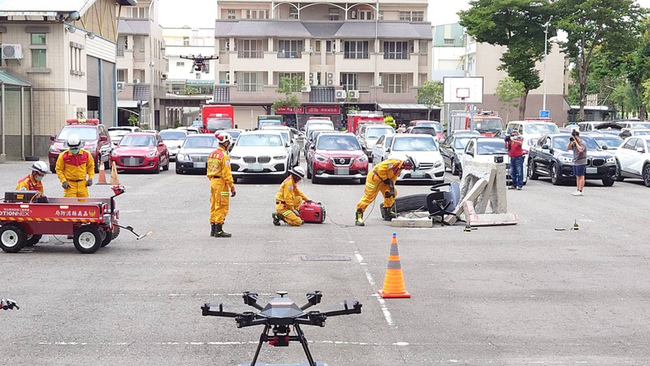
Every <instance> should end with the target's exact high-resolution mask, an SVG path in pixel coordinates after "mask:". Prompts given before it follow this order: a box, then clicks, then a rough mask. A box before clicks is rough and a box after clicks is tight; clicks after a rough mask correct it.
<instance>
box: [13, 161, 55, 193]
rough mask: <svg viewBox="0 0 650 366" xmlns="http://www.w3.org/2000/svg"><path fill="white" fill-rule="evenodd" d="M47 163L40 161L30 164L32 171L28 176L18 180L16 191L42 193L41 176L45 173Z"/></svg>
mask: <svg viewBox="0 0 650 366" xmlns="http://www.w3.org/2000/svg"><path fill="white" fill-rule="evenodd" d="M47 173H48V171H47V165H46V164H45V163H44V162H42V161H37V162H35V163H34V164H32V172H31V173H29V175H28V176H26V177H25V178H23V179H21V180H19V181H18V184H17V185H16V190H17V191H39V192H40V193H41V194H43V183H42V182H41V180H43V177H45V174H47Z"/></svg>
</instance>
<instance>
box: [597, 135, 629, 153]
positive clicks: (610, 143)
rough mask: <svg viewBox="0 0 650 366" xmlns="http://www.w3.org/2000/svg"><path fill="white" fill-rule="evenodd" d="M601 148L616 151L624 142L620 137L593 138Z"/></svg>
mask: <svg viewBox="0 0 650 366" xmlns="http://www.w3.org/2000/svg"><path fill="white" fill-rule="evenodd" d="M591 138H593V139H594V140H595V141H596V143H597V144H598V145H599V146H601V147H602V146H607V149H608V150H616V149H618V147H619V146H620V145H621V143H622V142H623V139H622V138H620V137H618V136H591Z"/></svg>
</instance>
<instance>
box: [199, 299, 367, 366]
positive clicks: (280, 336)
mask: <svg viewBox="0 0 650 366" xmlns="http://www.w3.org/2000/svg"><path fill="white" fill-rule="evenodd" d="M277 294H278V295H280V297H276V298H274V299H273V300H271V301H270V302H269V303H268V304H267V305H266V306H264V307H262V306H261V305H259V304H258V303H257V298H258V294H256V293H253V292H248V291H245V292H244V294H243V298H244V304H246V305H248V306H251V307H253V308H255V309H257V310H259V313H255V312H252V311H245V312H243V313H233V312H227V311H223V304H211V303H206V304H204V305H203V306H202V307H201V310H202V311H203V316H219V317H224V318H235V321H236V322H237V328H244V327H251V326H256V325H263V326H264V330H263V331H262V335H261V336H260V342H259V344H258V345H257V350H256V351H255V356H254V357H253V362H251V363H250V366H254V365H255V363H256V362H257V357H258V356H259V354H260V349H261V348H262V344H264V342H268V343H269V345H271V346H273V347H288V346H289V342H290V341H298V342H300V344H301V345H302V348H303V350H304V351H305V355H306V356H307V360H308V361H309V366H317V364H316V362H314V358H313V357H312V355H311V353H310V352H309V347H308V346H307V338H305V334H304V333H303V331H302V329H300V325H315V326H319V327H324V326H325V320H326V319H327V317H331V316H339V315H348V314H361V304H360V303H359V302H358V301H347V300H346V301H345V302H344V303H343V306H344V308H343V309H341V310H333V311H326V312H320V311H308V312H305V310H306V309H308V308H310V307H312V306H314V305H316V304H318V303H320V301H321V298H322V297H323V294H322V293H321V292H320V291H314V292H310V293H308V294H307V303H306V304H305V305H303V306H298V304H296V303H295V302H294V301H293V300H291V299H290V298H288V297H284V296H285V295H286V294H287V292H286V291H278V292H277ZM292 327H293V329H294V330H295V333H296V334H295V335H291V334H290V333H291V328H292ZM271 332H272V334H271Z"/></svg>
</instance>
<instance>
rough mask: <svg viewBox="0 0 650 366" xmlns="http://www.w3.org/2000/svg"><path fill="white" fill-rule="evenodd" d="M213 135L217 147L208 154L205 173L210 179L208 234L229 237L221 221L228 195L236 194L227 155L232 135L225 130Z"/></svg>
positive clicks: (228, 204) (228, 198)
mask: <svg viewBox="0 0 650 366" xmlns="http://www.w3.org/2000/svg"><path fill="white" fill-rule="evenodd" d="M214 135H215V137H216V138H217V141H218V142H219V147H218V148H217V149H216V150H214V151H213V152H212V153H211V154H210V156H208V166H207V173H206V175H207V177H208V179H210V236H214V237H217V238H230V237H231V236H232V234H230V233H228V232H225V231H223V222H224V221H225V220H226V215H228V209H229V208H230V197H231V196H232V197H235V194H237V192H236V191H235V183H234V181H233V179H232V174H231V173H230V157H229V156H228V148H229V147H230V144H231V143H232V136H230V134H228V133H226V132H222V133H219V132H217V133H215V134H214Z"/></svg>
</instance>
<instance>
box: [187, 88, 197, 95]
mask: <svg viewBox="0 0 650 366" xmlns="http://www.w3.org/2000/svg"><path fill="white" fill-rule="evenodd" d="M185 94H187V95H194V94H199V89H197V88H195V87H193V86H188V87H187V88H185Z"/></svg>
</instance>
